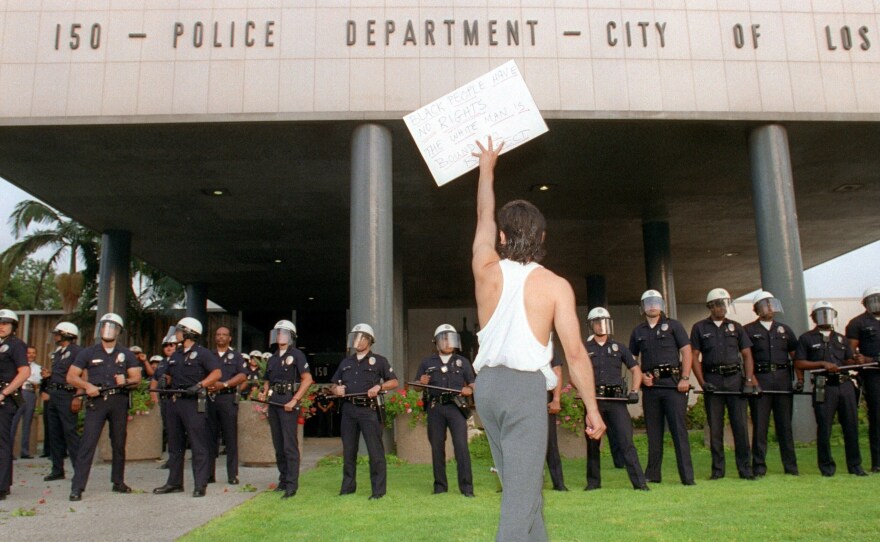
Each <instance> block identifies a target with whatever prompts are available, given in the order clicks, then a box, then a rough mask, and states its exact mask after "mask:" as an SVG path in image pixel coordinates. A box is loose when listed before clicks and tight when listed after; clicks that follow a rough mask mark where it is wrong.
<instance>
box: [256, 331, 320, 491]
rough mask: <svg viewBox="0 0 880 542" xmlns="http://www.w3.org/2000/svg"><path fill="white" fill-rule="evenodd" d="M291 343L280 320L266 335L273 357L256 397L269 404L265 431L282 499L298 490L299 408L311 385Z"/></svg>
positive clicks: (306, 366) (293, 338) (305, 365)
mask: <svg viewBox="0 0 880 542" xmlns="http://www.w3.org/2000/svg"><path fill="white" fill-rule="evenodd" d="M295 341H296V326H295V325H293V322H291V321H289V320H280V321H279V322H278V323H276V324H275V327H274V328H273V329H272V331H271V332H270V333H269V344H270V348H271V349H272V350H273V353H272V357H270V358H269V362H268V363H267V364H266V374H265V375H264V376H263V391H262V392H261V393H260V400H261V401H267V400H268V401H269V402H271V403H273V404H271V405H269V428H270V429H271V431H272V445H273V446H274V447H275V463H276V465H277V466H278V489H277V490H278V491H284V495H282V496H281V498H282V499H288V498H290V497H293V496H294V495H296V491H297V489H299V459H300V458H299V442H298V441H297V424H298V423H299V406H300V401H302V398H303V395H305V394H307V393H308V392H309V386H311V385H312V382H313V381H314V379H313V378H312V373H311V372H310V371H309V364H308V362H307V361H306V356H305V354H303V353H302V351H301V350H299V349H298V348H295V347H294V344H295ZM297 381H299V382H298V383H299V386H298V387H297Z"/></svg>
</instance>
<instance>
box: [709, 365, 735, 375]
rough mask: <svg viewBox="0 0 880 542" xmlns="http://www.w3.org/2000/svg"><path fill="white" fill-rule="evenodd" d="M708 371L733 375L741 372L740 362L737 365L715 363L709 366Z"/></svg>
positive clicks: (715, 373) (714, 373)
mask: <svg viewBox="0 0 880 542" xmlns="http://www.w3.org/2000/svg"><path fill="white" fill-rule="evenodd" d="M706 372H707V373H709V374H713V375H721V376H732V375H735V374H739V373H740V367H739V364H736V365H713V366H712V367H707V368H706Z"/></svg>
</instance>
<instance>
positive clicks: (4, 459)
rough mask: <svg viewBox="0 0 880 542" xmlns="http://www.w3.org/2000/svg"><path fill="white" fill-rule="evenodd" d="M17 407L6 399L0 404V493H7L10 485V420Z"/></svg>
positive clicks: (9, 399)
mask: <svg viewBox="0 0 880 542" xmlns="http://www.w3.org/2000/svg"><path fill="white" fill-rule="evenodd" d="M16 410H18V407H16V406H15V403H13V402H12V399H11V398H10V397H7V398H6V399H5V400H4V401H3V404H0V492H6V493H9V487H10V486H11V485H12V435H11V434H10V433H11V432H12V418H13V417H15V411H16Z"/></svg>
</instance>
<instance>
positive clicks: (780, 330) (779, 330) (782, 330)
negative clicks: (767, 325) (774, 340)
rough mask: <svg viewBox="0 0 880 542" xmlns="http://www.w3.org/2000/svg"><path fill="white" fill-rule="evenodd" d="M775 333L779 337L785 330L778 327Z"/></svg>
mask: <svg viewBox="0 0 880 542" xmlns="http://www.w3.org/2000/svg"><path fill="white" fill-rule="evenodd" d="M776 333H779V334H780V335H781V334H783V333H785V328H784V327H782V326H779V327H778V328H776Z"/></svg>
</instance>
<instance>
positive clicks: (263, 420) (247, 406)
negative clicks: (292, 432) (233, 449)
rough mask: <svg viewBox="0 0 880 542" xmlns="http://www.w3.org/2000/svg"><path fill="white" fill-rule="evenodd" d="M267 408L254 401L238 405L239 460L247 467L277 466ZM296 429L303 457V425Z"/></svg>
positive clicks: (298, 425) (300, 452)
mask: <svg viewBox="0 0 880 542" xmlns="http://www.w3.org/2000/svg"><path fill="white" fill-rule="evenodd" d="M267 408H269V407H268V406H266V405H263V404H260V403H255V402H253V401H242V402H241V403H239V405H238V460H239V462H240V463H241V464H242V465H244V466H245V467H274V466H275V447H274V446H272V432H271V431H270V430H269V419H268V417H267V416H268V411H267V410H266V409H267ZM296 427H297V442H299V454H300V457H302V446H303V424H297V426H296Z"/></svg>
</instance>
